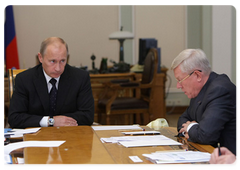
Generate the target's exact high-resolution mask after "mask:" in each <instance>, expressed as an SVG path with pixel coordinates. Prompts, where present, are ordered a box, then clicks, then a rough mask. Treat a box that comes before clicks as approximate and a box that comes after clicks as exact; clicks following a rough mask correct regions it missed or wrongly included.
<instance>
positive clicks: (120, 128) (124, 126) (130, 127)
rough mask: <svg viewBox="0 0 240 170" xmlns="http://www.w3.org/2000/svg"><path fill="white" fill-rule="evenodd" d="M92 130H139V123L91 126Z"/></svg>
mask: <svg viewBox="0 0 240 170" xmlns="http://www.w3.org/2000/svg"><path fill="white" fill-rule="evenodd" d="M92 128H93V130H125V129H131V130H135V129H136V130H141V129H142V128H141V127H140V126H139V125H119V126H92Z"/></svg>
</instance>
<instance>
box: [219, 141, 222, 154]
mask: <svg viewBox="0 0 240 170" xmlns="http://www.w3.org/2000/svg"><path fill="white" fill-rule="evenodd" d="M221 155H222V153H221V150H220V143H218V156H221Z"/></svg>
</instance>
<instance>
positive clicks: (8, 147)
mask: <svg viewBox="0 0 240 170" xmlns="http://www.w3.org/2000/svg"><path fill="white" fill-rule="evenodd" d="M64 142H65V141H23V142H15V143H10V144H8V145H5V146H4V154H6V155H9V154H10V153H11V152H12V151H13V150H16V149H20V148H25V147H58V146H60V145H62V144H63V143H64Z"/></svg>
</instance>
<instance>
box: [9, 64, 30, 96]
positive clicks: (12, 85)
mask: <svg viewBox="0 0 240 170" xmlns="http://www.w3.org/2000/svg"><path fill="white" fill-rule="evenodd" d="M25 70H26V69H8V81H9V83H8V84H9V99H11V97H12V94H13V91H14V88H15V77H16V75H17V74H18V73H21V72H23V71H25Z"/></svg>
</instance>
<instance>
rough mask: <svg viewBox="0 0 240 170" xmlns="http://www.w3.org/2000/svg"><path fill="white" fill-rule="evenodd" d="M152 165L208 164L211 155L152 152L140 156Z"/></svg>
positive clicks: (194, 152)
mask: <svg viewBox="0 0 240 170" xmlns="http://www.w3.org/2000/svg"><path fill="white" fill-rule="evenodd" d="M142 155H143V156H144V157H146V158H147V159H148V160H150V161H151V162H153V163H157V164H162V163H164V164H165V163H188V162H208V161H209V160H210V157H211V154H210V153H207V152H200V151H184V152H154V153H151V154H142Z"/></svg>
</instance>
